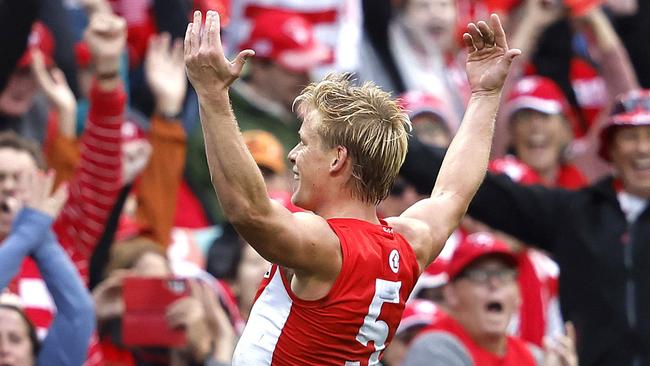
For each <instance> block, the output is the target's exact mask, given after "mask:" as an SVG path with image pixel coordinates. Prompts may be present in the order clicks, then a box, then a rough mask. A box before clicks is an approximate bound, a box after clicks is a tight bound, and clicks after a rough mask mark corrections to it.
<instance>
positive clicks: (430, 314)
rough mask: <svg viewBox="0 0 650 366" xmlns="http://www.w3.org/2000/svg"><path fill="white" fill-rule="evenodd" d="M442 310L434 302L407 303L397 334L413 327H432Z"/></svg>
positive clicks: (412, 301) (413, 301)
mask: <svg viewBox="0 0 650 366" xmlns="http://www.w3.org/2000/svg"><path fill="white" fill-rule="evenodd" d="M439 313H440V310H439V309H438V307H437V306H436V304H434V303H433V302H432V301H428V300H420V299H415V300H411V301H409V302H407V303H406V307H405V308H404V312H403V313H402V320H401V321H400V323H399V326H398V327H397V331H396V332H395V334H400V333H402V332H404V331H407V330H409V329H411V328H412V327H416V326H418V325H420V326H426V325H431V324H433V322H434V321H435V320H436V317H437V315H438V314H439Z"/></svg>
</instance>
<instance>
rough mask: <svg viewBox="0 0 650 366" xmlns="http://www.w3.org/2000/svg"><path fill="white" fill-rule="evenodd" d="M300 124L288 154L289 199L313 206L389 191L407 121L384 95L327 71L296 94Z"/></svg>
mask: <svg viewBox="0 0 650 366" xmlns="http://www.w3.org/2000/svg"><path fill="white" fill-rule="evenodd" d="M296 108H297V110H298V114H299V115H300V116H301V118H302V120H303V123H302V126H301V128H300V143H298V145H296V147H294V148H293V149H292V150H291V152H290V153H289V160H290V161H291V163H292V164H293V165H294V167H293V172H294V180H296V181H297V189H296V190H295V193H294V195H293V198H292V200H293V202H294V203H295V204H296V205H297V206H299V207H302V208H304V209H307V210H312V211H314V210H317V209H318V208H319V206H320V205H321V204H322V203H324V202H325V200H331V199H335V197H339V198H343V199H350V198H351V199H354V200H357V201H360V202H363V203H365V204H370V205H377V204H378V203H379V202H380V201H381V200H383V199H384V198H385V197H386V196H387V195H388V193H389V191H390V187H391V186H392V184H393V181H394V180H395V177H397V174H398V173H399V169H400V167H401V165H402V163H403V162H404V158H405V157H406V150H407V145H408V142H407V137H408V130H409V129H410V121H409V120H408V118H407V117H406V115H405V114H404V113H402V110H401V109H400V108H399V106H398V105H397V103H396V102H395V101H393V100H392V99H391V98H390V95H389V94H388V93H386V92H384V91H382V90H381V89H380V88H378V87H377V86H375V85H373V84H370V83H366V84H364V85H362V86H354V85H352V83H351V81H350V79H349V76H348V75H344V74H330V75H328V76H327V77H325V78H324V79H323V80H322V81H320V82H317V83H312V84H310V85H309V86H307V87H306V88H305V90H303V92H302V94H301V95H300V96H298V98H296Z"/></svg>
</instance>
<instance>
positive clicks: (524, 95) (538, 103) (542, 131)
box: [505, 76, 573, 174]
mask: <svg viewBox="0 0 650 366" xmlns="http://www.w3.org/2000/svg"><path fill="white" fill-rule="evenodd" d="M505 113H506V115H507V117H508V118H507V119H508V121H509V127H510V140H511V143H512V148H513V149H514V153H515V155H517V157H518V158H519V159H521V161H523V162H524V163H525V164H527V165H528V166H530V167H531V168H533V170H535V171H536V172H538V173H540V174H545V173H548V172H549V171H552V170H554V169H557V168H559V167H560V165H561V164H562V162H563V159H564V152H565V149H566V147H567V146H568V144H569V143H570V142H571V139H572V138H573V134H572V130H571V124H570V123H569V120H570V118H571V112H570V107H569V104H568V102H567V101H566V98H565V97H564V94H563V93H562V91H561V89H560V88H559V86H557V84H556V83H555V82H554V81H552V80H551V79H548V78H545V77H540V76H529V77H524V78H522V79H521V80H519V81H518V82H517V84H515V86H514V88H513V92H512V93H511V95H510V96H509V98H508V101H507V102H506V105H505Z"/></svg>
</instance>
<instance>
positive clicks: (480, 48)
mask: <svg viewBox="0 0 650 366" xmlns="http://www.w3.org/2000/svg"><path fill="white" fill-rule="evenodd" d="M467 29H468V33H465V34H464V35H463V40H464V41H465V45H466V46H467V47H468V51H469V54H468V57H467V65H466V69H467V78H468V80H469V83H470V86H471V88H472V97H471V99H470V101H469V104H468V106H467V111H466V112H465V117H464V118H463V123H462V125H461V127H460V129H459V130H458V133H457V134H456V136H455V137H454V140H453V141H452V143H451V145H450V146H449V150H448V151H447V154H446V156H445V158H444V160H443V162H442V166H441V168H440V173H439V175H438V179H437V180H436V184H435V186H434V188H433V192H432V193H431V197H430V198H426V199H424V200H421V201H419V202H417V203H416V204H414V205H413V206H411V207H409V208H408V209H407V210H406V211H404V213H402V215H401V216H400V219H399V220H403V219H416V220H417V221H421V222H424V223H425V224H426V225H425V226H424V227H425V229H426V230H428V234H429V235H424V236H423V237H424V238H425V239H417V238H416V239H414V240H410V241H411V243H412V244H413V245H414V246H415V250H416V254H417V256H418V261H419V262H420V265H421V266H422V268H425V267H426V266H427V265H428V264H429V263H431V262H432V261H433V260H434V259H435V258H436V257H437V256H438V253H440V250H442V246H443V245H444V243H445V241H446V240H447V238H448V237H449V235H451V233H452V232H453V231H454V230H455V229H456V227H458V224H459V223H460V220H461V218H462V217H463V215H464V214H465V212H466V211H467V207H468V205H469V203H470V201H471V200H472V197H474V194H475V193H476V191H477V189H478V187H479V185H480V184H481V182H482V181H483V178H484V177H485V172H486V170H487V164H488V158H489V155H490V147H491V145H492V135H493V133H494V120H495V116H496V113H497V109H498V106H499V100H500V98H501V91H502V88H503V84H504V81H505V79H506V76H507V75H508V70H509V68H510V64H511V63H512V60H513V59H514V58H515V57H516V56H518V55H519V54H520V53H521V51H519V50H518V49H508V44H507V42H506V35H505V33H504V31H503V28H502V27H501V23H500V21H499V17H498V16H496V15H494V14H493V15H492V16H491V18H490V25H488V24H487V23H485V22H483V21H481V22H478V24H474V23H470V24H469V25H468V26H467ZM416 225H417V224H416ZM411 226H413V224H411ZM420 226H421V225H420Z"/></svg>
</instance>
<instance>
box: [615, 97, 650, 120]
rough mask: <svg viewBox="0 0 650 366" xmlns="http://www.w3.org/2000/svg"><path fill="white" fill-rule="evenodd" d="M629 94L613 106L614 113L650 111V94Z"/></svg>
mask: <svg viewBox="0 0 650 366" xmlns="http://www.w3.org/2000/svg"><path fill="white" fill-rule="evenodd" d="M634 94H636V95H631V96H630V95H629V94H628V95H627V96H624V97H622V98H621V99H619V100H618V101H616V104H614V107H613V108H612V115H617V114H627V113H634V112H647V113H650V94H643V95H638V93H634Z"/></svg>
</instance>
